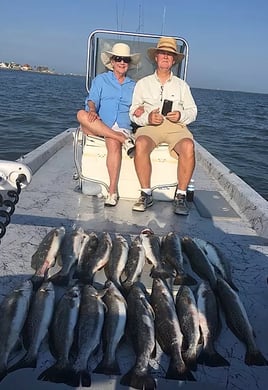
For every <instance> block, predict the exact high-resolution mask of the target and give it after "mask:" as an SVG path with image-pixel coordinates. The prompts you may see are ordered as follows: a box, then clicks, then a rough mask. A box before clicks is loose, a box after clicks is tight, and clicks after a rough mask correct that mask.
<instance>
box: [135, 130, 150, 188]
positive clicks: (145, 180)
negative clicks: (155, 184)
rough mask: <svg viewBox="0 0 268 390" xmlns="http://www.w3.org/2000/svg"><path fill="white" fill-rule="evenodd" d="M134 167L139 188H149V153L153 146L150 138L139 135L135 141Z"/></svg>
mask: <svg viewBox="0 0 268 390" xmlns="http://www.w3.org/2000/svg"><path fill="white" fill-rule="evenodd" d="M135 146H136V149H135V157H134V163H135V169H136V173H137V176H138V179H139V182H140V185H141V188H151V174H152V164H151V159H150V154H151V152H152V151H153V149H154V148H155V143H154V142H153V141H152V140H151V138H149V137H147V136H145V135H141V136H139V137H138V138H137V139H136V141H135Z"/></svg>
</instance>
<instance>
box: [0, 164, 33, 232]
mask: <svg viewBox="0 0 268 390" xmlns="http://www.w3.org/2000/svg"><path fill="white" fill-rule="evenodd" d="M31 180H32V172H31V170H30V168H29V167H27V166H26V165H25V164H23V163H21V162H19V161H18V162H17V161H5V160H0V190H2V191H3V192H4V196H2V195H1V194H0V239H1V238H2V237H3V236H4V235H5V233H6V227H7V225H8V224H9V223H10V217H11V215H12V214H13V213H14V211H15V205H16V204H17V203H18V201H19V195H20V193H21V189H22V188H25V187H26V186H27V185H28V184H30V182H31Z"/></svg>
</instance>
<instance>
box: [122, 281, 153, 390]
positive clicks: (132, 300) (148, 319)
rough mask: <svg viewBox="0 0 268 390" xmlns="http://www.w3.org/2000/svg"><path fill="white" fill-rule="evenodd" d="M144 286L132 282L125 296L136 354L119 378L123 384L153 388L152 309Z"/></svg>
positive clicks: (137, 387)
mask: <svg viewBox="0 0 268 390" xmlns="http://www.w3.org/2000/svg"><path fill="white" fill-rule="evenodd" d="M146 295H147V294H146V291H145V287H144V286H143V285H141V284H140V283H139V282H137V283H134V284H133V285H132V286H131V288H130V291H129V293H128V296H127V305H128V329H129V332H130V335H131V339H132V342H133V348H134V350H135V354H136V361H135V364H134V366H133V367H132V368H131V369H130V370H129V372H127V373H126V374H125V375H123V377H122V378H121V380H120V383H121V384H122V385H124V386H130V387H134V388H135V389H141V390H143V389H144V390H153V389H155V388H156V383H155V380H154V379H153V377H152V376H151V374H150V373H149V368H150V365H149V363H150V358H151V357H153V354H154V351H155V332H154V318H155V317H154V311H153V309H152V307H151V305H150V304H149V302H148V300H147V298H146Z"/></svg>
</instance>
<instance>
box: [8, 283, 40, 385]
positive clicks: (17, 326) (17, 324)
mask: <svg viewBox="0 0 268 390" xmlns="http://www.w3.org/2000/svg"><path fill="white" fill-rule="evenodd" d="M32 291H33V284H32V282H31V281H30V280H27V281H26V282H24V283H22V285H21V286H19V287H18V288H16V289H14V290H13V291H12V292H11V293H10V294H9V295H7V296H6V297H5V298H4V300H3V301H2V303H1V307H0V312H1V321H0V381H1V380H2V379H3V378H4V377H5V376H6V375H7V365H8V358H9V356H10V353H11V351H12V350H13V348H14V347H15V345H16V343H17V341H18V339H19V336H20V334H21V331H22V328H23V326H24V323H25V320H26V318H27V315H28V310H29V306H30V300H31V296H32Z"/></svg>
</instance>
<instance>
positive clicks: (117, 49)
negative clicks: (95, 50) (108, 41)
mask: <svg viewBox="0 0 268 390" xmlns="http://www.w3.org/2000/svg"><path fill="white" fill-rule="evenodd" d="M113 56H118V57H130V58H131V61H130V63H129V69H131V68H135V66H136V65H137V64H138V63H139V61H140V57H141V55H140V53H134V54H130V47H129V46H128V45H127V44H126V43H116V44H115V45H113V47H112V50H111V51H108V50H106V51H104V52H102V53H101V60H102V63H103V65H104V66H106V68H108V69H110V70H113V67H112V64H111V58H112V57H113Z"/></svg>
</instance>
